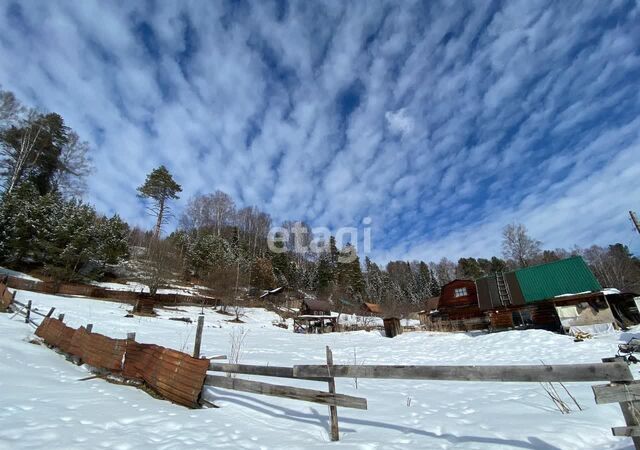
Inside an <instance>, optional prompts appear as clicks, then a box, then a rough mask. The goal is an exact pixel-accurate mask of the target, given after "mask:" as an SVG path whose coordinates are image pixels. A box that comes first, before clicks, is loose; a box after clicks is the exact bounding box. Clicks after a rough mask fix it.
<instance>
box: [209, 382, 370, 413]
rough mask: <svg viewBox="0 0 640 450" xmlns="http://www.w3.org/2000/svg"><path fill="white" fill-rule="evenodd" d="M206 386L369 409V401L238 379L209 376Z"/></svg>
mask: <svg viewBox="0 0 640 450" xmlns="http://www.w3.org/2000/svg"><path fill="white" fill-rule="evenodd" d="M204 384H205V385H206V386H213V387H218V388H223V389H231V390H235V391H242V392H250V393H253V394H262V395H270V396H273V397H284V398H290V399H293V400H302V401H306V402H312V403H320V404H322V405H330V406H341V407H343V408H355V409H367V399H365V398H360V397H352V396H350V395H344V394H331V393H329V392H324V391H317V390H314V389H306V388H298V387H292V386H281V385H278V384H270V383H263V382H261V381H250V380H240V379H238V378H230V377H223V376H218V375H207V378H206V379H205V382H204Z"/></svg>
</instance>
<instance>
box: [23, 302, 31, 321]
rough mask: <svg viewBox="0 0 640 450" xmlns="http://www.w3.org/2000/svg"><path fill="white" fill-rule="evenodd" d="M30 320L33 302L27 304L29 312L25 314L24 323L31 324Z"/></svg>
mask: <svg viewBox="0 0 640 450" xmlns="http://www.w3.org/2000/svg"><path fill="white" fill-rule="evenodd" d="M30 318H31V300H29V301H28V302H27V311H26V312H25V314H24V323H29V319H30Z"/></svg>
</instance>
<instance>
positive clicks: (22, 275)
mask: <svg viewBox="0 0 640 450" xmlns="http://www.w3.org/2000/svg"><path fill="white" fill-rule="evenodd" d="M0 275H9V276H10V277H16V278H22V279H25V280H29V281H40V280H39V279H38V278H35V277H32V276H31V275H27V274H26V273H22V272H16V271H15V270H11V269H7V268H6V267H2V266H0Z"/></svg>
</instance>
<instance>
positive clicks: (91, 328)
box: [86, 323, 93, 333]
mask: <svg viewBox="0 0 640 450" xmlns="http://www.w3.org/2000/svg"><path fill="white" fill-rule="evenodd" d="M86 329H87V333H91V330H93V324H92V323H88V324H87V327H86Z"/></svg>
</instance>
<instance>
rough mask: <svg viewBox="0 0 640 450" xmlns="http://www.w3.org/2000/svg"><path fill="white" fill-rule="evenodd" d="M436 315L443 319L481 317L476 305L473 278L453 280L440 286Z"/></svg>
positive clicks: (481, 314)
mask: <svg viewBox="0 0 640 450" xmlns="http://www.w3.org/2000/svg"><path fill="white" fill-rule="evenodd" d="M437 310H438V315H439V316H440V317H441V318H442V319H445V320H465V319H473V318H478V317H482V316H483V313H482V312H481V311H480V308H479V307H478V294H477V290H476V283H475V282H474V281H473V280H453V281H452V282H450V283H448V284H445V285H444V286H443V287H442V293H441V294H440V297H439V299H438V308H437Z"/></svg>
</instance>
